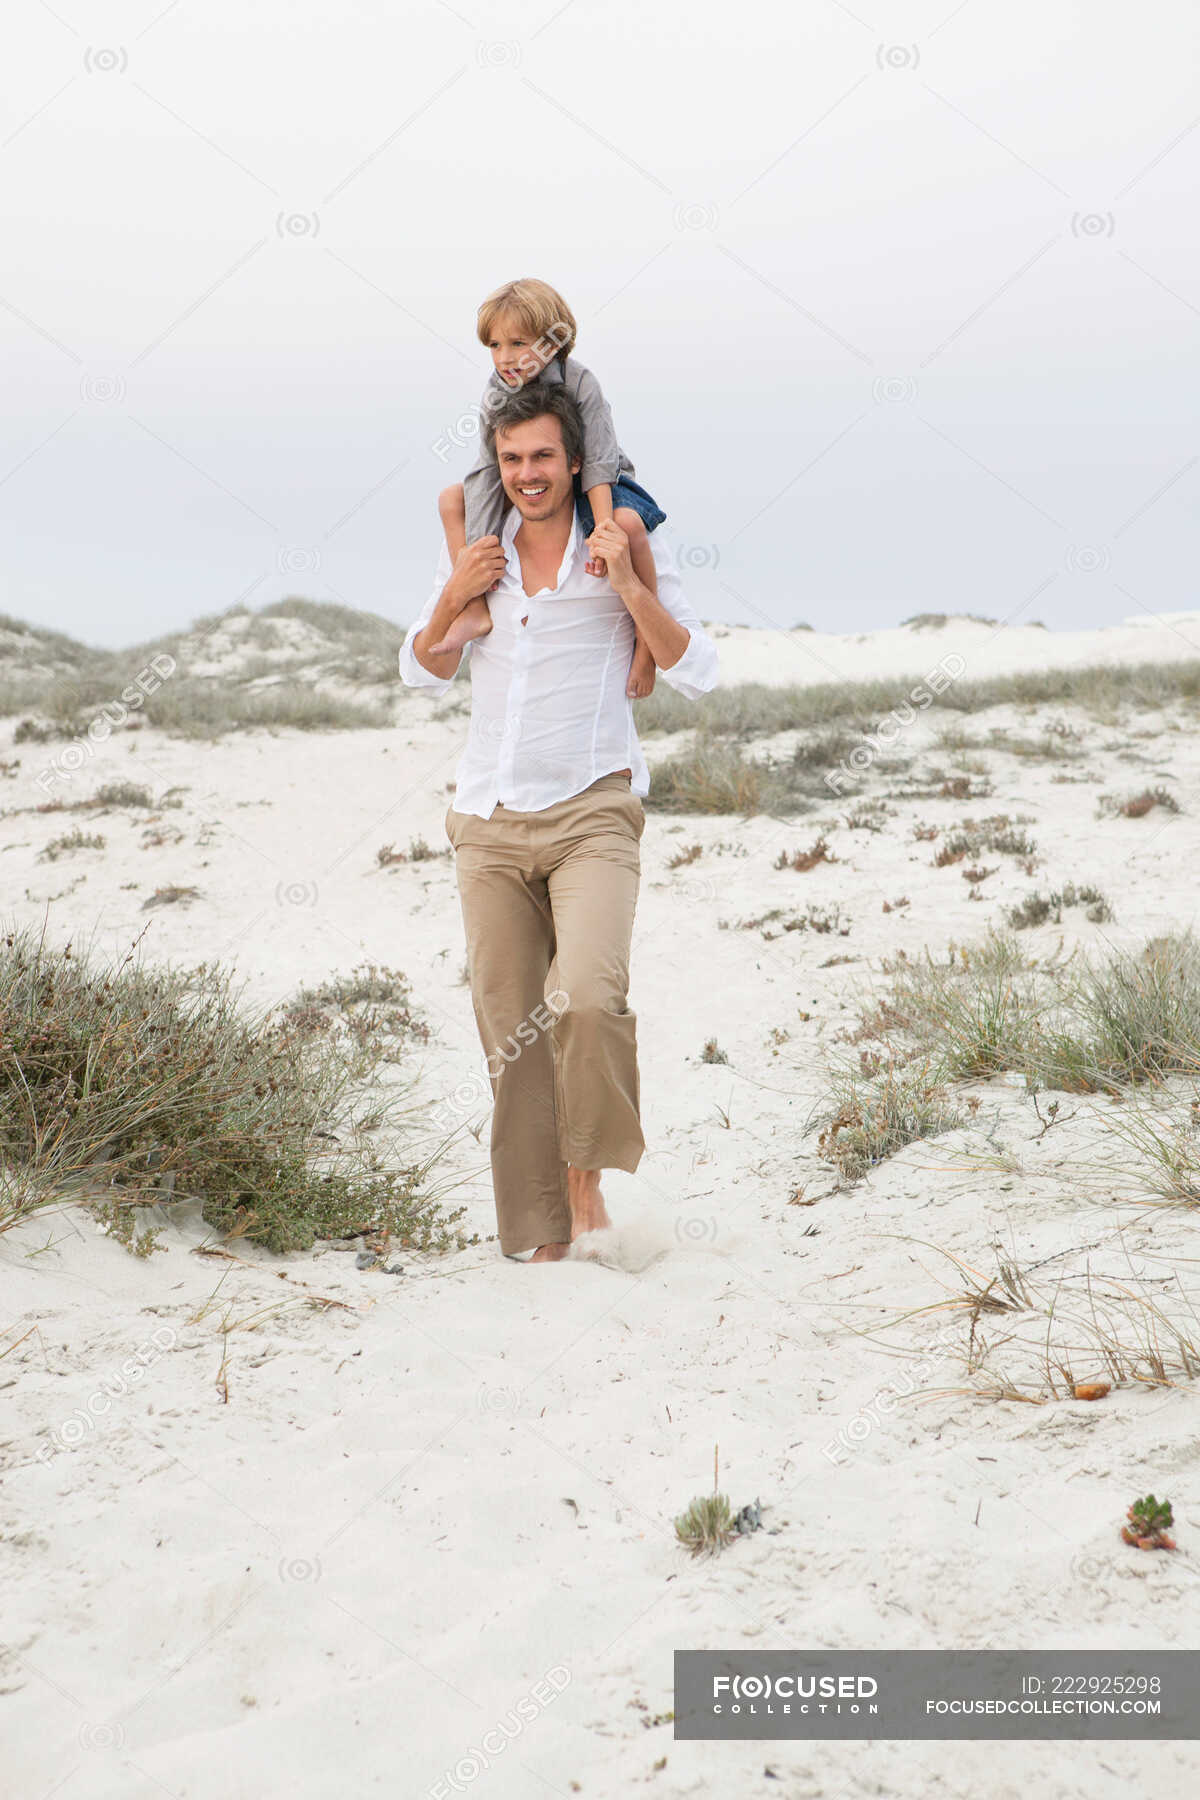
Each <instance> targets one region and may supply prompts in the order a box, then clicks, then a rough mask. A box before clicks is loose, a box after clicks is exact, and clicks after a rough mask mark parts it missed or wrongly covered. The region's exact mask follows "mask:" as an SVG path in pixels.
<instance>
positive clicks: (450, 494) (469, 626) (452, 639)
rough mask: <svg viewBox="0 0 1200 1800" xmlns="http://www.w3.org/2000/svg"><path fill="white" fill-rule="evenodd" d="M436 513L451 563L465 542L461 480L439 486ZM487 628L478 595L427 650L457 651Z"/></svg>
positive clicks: (486, 615) (437, 652)
mask: <svg viewBox="0 0 1200 1800" xmlns="http://www.w3.org/2000/svg"><path fill="white" fill-rule="evenodd" d="M438 513H439V515H440V517H441V521H442V530H443V531H444V532H445V534H446V548H447V549H448V550H449V552H450V561H451V563H452V564H453V563H455V562H457V560H458V557H459V554H460V552H461V551H463V550H465V549H466V545H467V503H466V497H465V495H464V494H463V488H462V483H461V481H456V482H455V483H454V484H453V485H452V486H451V487H446V488H443V489H442V491H441V493H440V494H439V495H438ZM491 629H492V615H491V613H490V612H489V611H488V609H487V601H486V600H485V599H484V598H483V596H482V594H481V595H480V597H479V599H478V600H469V601H468V602H467V604H466V606H464V607H463V609H462V611H461V612H460V613H459V614H458V616H457V618H455V619H453V620H452V621H451V624H450V629H449V630H448V631H447V633H446V635H445V637H444V638H443V639H442V641H441V643H440V644H431V645H430V649H431V650H432V651H433V652H434V654H435V655H438V656H440V655H441V654H442V653H443V652H444V651H447V650H461V649H462V648H463V646H464V644H469V643H470V642H471V639H472V638H481V637H486V636H487V634H488V632H489V631H490V630H491Z"/></svg>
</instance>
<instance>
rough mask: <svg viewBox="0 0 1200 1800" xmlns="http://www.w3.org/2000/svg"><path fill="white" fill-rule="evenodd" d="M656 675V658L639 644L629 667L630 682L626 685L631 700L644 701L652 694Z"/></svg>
mask: <svg viewBox="0 0 1200 1800" xmlns="http://www.w3.org/2000/svg"><path fill="white" fill-rule="evenodd" d="M655 674H656V670H655V667H654V658H653V657H652V656H651V654H650V652H649V651H648V650H647V649H646V648H645V646H644V645H643V644H641V643H640V642H639V644H638V646H637V649H636V650H635V651H634V653H633V661H632V663H631V664H630V665H629V680H628V681H627V682H626V683H625V692H626V693H627V694H628V696H629V698H630V699H631V700H644V699H645V698H646V695H647V694H652V693H653V692H654V677H655Z"/></svg>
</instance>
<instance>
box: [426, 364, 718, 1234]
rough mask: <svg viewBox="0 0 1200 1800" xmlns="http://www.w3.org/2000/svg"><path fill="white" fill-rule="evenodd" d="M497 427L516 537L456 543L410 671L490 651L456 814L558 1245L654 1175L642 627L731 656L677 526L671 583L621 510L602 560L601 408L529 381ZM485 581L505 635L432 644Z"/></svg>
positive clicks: (510, 1075)
mask: <svg viewBox="0 0 1200 1800" xmlns="http://www.w3.org/2000/svg"><path fill="white" fill-rule="evenodd" d="M486 441H487V443H488V444H489V445H490V447H491V449H492V452H493V454H494V455H495V457H496V463H497V468H498V471H499V475H500V480H501V483H502V485H503V488H504V492H505V495H506V496H507V499H508V500H509V501H510V502H511V510H510V511H509V514H508V517H507V520H506V522H505V526H504V530H503V533H502V536H501V537H500V538H495V537H485V538H480V539H478V540H477V541H476V542H475V543H473V544H468V545H467V546H466V547H465V548H464V549H463V550H462V551H460V552H459V555H458V557H457V559H456V561H455V563H454V567H453V569H451V567H450V555H449V551H448V550H446V549H445V548H443V551H442V559H441V563H440V565H439V568H438V573H437V579H436V581H435V584H434V590H433V593H432V594H431V595H430V597H429V600H428V601H427V602H426V604H425V607H424V609H423V610H422V612H421V616H420V618H419V619H418V620H417V622H416V624H415V625H414V626H413V627H412V629H411V630H410V631H409V633H408V636H407V638H406V640H405V643H404V648H403V649H402V650H401V652H400V673H401V675H402V676H403V678H404V680H405V681H406V682H407V683H408V684H409V685H410V686H412V687H424V688H432V689H434V690H436V691H438V692H442V691H444V690H445V689H446V688H447V687H448V686H449V684H450V682H451V680H452V679H453V677H454V675H455V674H456V672H457V670H458V668H459V665H460V662H461V659H462V657H463V656H467V657H468V658H469V661H470V671H471V724H470V730H469V733H468V738H467V747H466V750H465V752H464V754H463V757H462V760H461V762H460V763H459V767H458V774H457V784H456V789H455V804H454V805H453V806H451V807H450V808H449V809H448V810H447V813H446V832H447V836H448V837H449V839H450V842H451V843H452V844H453V846H454V852H455V864H456V869H457V874H458V888H459V897H460V900H461V903H462V914H463V924H464V927H465V930H466V939H467V962H468V967H469V970H470V978H471V998H472V1002H473V1005H474V1009H475V1019H476V1023H477V1025H478V1027H479V1035H480V1039H481V1041H482V1043H483V1047H484V1050H485V1052H487V1053H488V1069H489V1072H490V1074H491V1080H492V1093H493V1096H494V1101H495V1110H494V1113H493V1116H492V1138H491V1160H492V1180H493V1186H494V1190H495V1200H496V1218H497V1223H498V1228H499V1234H500V1247H501V1250H502V1251H503V1252H504V1254H505V1255H506V1256H517V1255H519V1254H520V1253H521V1252H523V1251H529V1250H532V1252H533V1254H532V1256H531V1257H530V1258H529V1260H530V1261H533V1262H550V1261H555V1260H557V1259H558V1258H560V1257H563V1256H565V1255H566V1254H567V1252H568V1250H569V1249H570V1246H571V1243H572V1241H573V1240H574V1239H575V1238H577V1237H580V1236H581V1235H582V1234H583V1233H584V1232H588V1231H596V1230H599V1229H601V1228H602V1227H604V1226H606V1225H608V1224H609V1223H610V1221H609V1218H608V1214H607V1212H606V1210H605V1206H604V1199H603V1196H602V1194H601V1191H600V1175H601V1171H602V1170H604V1169H606V1168H607V1169H611V1168H616V1169H627V1170H630V1171H632V1170H634V1169H636V1168H637V1166H638V1162H639V1161H640V1159H641V1155H642V1151H643V1150H644V1149H645V1140H644V1138H643V1136H642V1130H641V1122H640V1110H639V1107H640V1089H639V1079H638V1068H637V1042H636V1019H635V1015H634V1014H633V1013H632V1012H631V1011H630V1010H629V1006H628V1003H627V989H628V983H629V944H630V937H631V934H632V930H633V914H634V907H635V904H636V901H637V891H638V883H639V879H640V873H641V864H640V856H639V843H640V839H641V835H642V831H643V828H644V826H645V815H644V813H643V810H642V801H641V796H642V795H644V794H647V793H648V792H649V789H650V780H649V775H648V773H647V770H646V764H645V761H644V759H643V757H642V752H641V747H640V745H639V744H638V740H637V733H636V731H635V729H634V724H633V708H632V703H631V702H630V700H629V699H628V697H627V696H626V693H625V683H626V677H627V676H628V673H629V665H630V659H631V656H632V653H633V645H634V635H635V625H636V629H637V631H638V632H639V633H640V634H641V636H642V639H643V641H644V642H645V643H646V644H647V645H648V646H649V648H650V651H651V653H652V655H653V657H654V660H655V663H656V664H657V666H658V668H659V670H660V671H661V673H662V675H663V677H664V679H665V680H666V681H667V682H669V683H670V685H671V686H672V687H674V688H676V689H677V690H678V691H679V692H680V693H682V694H685V695H686V696H687V697H688V698H689V699H696V698H698V697H699V695H701V694H703V693H707V691H708V690H709V689H710V688H712V687H714V686H715V685H716V681H717V655H716V649H715V647H714V645H713V643H712V641H711V640H710V639H709V638H708V637H707V636H706V635H705V633H704V631H703V629H702V627H701V625H700V621H699V620H698V619H697V618H696V616H695V614H694V613H693V612H692V611H691V608H690V607H689V606H688V604H687V602H686V600H685V599H684V597H683V594H682V591H681V588H680V583H679V577H678V574H677V572H676V570H675V569H674V568H673V567H672V564H671V560H670V555H669V552H668V551H667V549H666V548H665V546H664V545H663V544H662V543H661V542H660V539H661V532H655V533H652V534H651V543H652V544H653V546H654V561H655V570H656V573H657V577H658V597H657V598H655V596H654V595H653V594H651V593H650V591H649V590H648V589H647V588H646V587H644V586H643V585H642V583H641V582H640V581H639V580H638V578H637V575H636V574H635V572H634V569H633V565H632V562H631V560H630V554H629V540H628V538H627V537H626V536H625V533H624V532H623V531H622V530H621V528H620V526H619V525H617V524H615V523H614V522H613V521H612V520H609V521H607V522H605V523H604V524H602V525H600V526H599V527H598V528H597V530H596V531H595V532H594V533H593V534H592V538H591V540H590V541H591V553H593V554H598V555H602V556H603V557H604V559H605V562H606V564H607V567H608V574H607V576H605V577H600V576H594V575H588V574H586V573H585V568H584V565H585V563H586V562H587V560H588V556H589V550H588V545H587V541H586V540H585V539H584V536H583V532H582V530H581V528H580V526H579V523H578V521H577V519H576V516H575V487H574V477H575V475H576V474H577V472H578V471H579V469H580V467H581V466H582V455H583V426H582V421H581V418H580V415H579V409H578V407H577V406H576V404H575V402H574V401H573V400H572V398H571V396H570V395H569V394H568V393H566V391H565V390H564V389H563V388H561V387H550V388H546V387H543V386H542V385H541V384H537V385H536V386H530V387H527V388H523V389H520V390H518V391H517V392H516V393H514V394H513V395H512V396H511V398H509V399H507V400H505V401H504V402H503V404H502V405H501V406H499V407H497V408H496V409H495V411H494V412H493V413H492V414H491V415H490V417H489V419H488V422H487V426H486ZM496 583H498V585H497V586H495V587H494V591H491V590H492V589H493V586H494V584H496ZM480 596H486V598H487V603H488V607H489V609H490V612H491V617H492V629H491V631H490V632H488V633H487V635H486V636H485V637H482V638H476V639H474V640H473V641H472V642H470V643H469V644H467V645H466V646H465V648H463V649H452V650H450V651H445V652H438V651H435V650H434V649H432V648H431V646H432V645H435V644H440V643H441V642H442V641H443V639H444V637H445V635H446V632H447V630H448V628H449V626H450V623H451V621H452V620H453V619H454V618H455V617H456V616H457V614H458V613H459V612H461V611H462V609H463V607H464V606H466V605H467V604H468V603H469V602H470V601H472V600H474V599H476V598H478V597H480Z"/></svg>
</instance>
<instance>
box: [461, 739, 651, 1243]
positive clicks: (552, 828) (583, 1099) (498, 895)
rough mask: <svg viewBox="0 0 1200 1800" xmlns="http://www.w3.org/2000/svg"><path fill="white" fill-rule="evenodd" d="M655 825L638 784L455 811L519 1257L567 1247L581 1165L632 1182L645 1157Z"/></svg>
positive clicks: (604, 782) (497, 1170)
mask: <svg viewBox="0 0 1200 1800" xmlns="http://www.w3.org/2000/svg"><path fill="white" fill-rule="evenodd" d="M645 823H646V820H645V814H644V813H643V811H642V803H641V800H640V799H639V798H638V796H637V795H636V794H634V793H633V792H632V791H631V789H630V783H629V777H628V775H602V776H601V777H600V779H599V780H598V781H594V782H593V783H592V785H591V786H590V787H588V788H585V789H584V791H583V792H582V793H581V794H574V795H572V797H571V798H570V799H569V800H559V801H557V802H556V803H555V804H554V805H553V806H547V807H545V808H543V809H542V811H540V812H513V811H511V810H510V809H509V808H508V807H505V806H498V807H497V808H496V810H495V812H494V813H493V814H492V817H491V818H490V819H481V818H479V817H478V816H477V815H476V814H474V813H460V812H456V811H455V809H454V808H453V806H451V807H450V808H449V809H448V811H447V813H446V835H447V836H448V838H449V839H450V842H451V843H452V844H453V846H454V857H455V866H456V869H457V873H458V891H459V897H460V899H461V901H462V914H463V925H464V927H465V930H466V938H467V966H468V970H469V973H470V978H471V999H472V1003H473V1005H474V1008H475V1022H476V1024H477V1025H478V1027H479V1038H480V1042H481V1043H482V1045H483V1048H484V1051H485V1053H486V1055H487V1061H488V1073H489V1075H490V1077H491V1083H492V1094H493V1096H494V1100H495V1110H494V1112H493V1114H492V1139H491V1157H492V1182H493V1187H494V1190H495V1197H496V1221H497V1225H498V1228H499V1235H500V1248H501V1250H502V1251H503V1252H504V1254H505V1255H506V1256H512V1255H514V1254H515V1253H516V1252H518V1251H521V1250H532V1249H535V1248H536V1247H537V1245H539V1244H554V1243H566V1242H567V1241H568V1240H569V1238H570V1236H571V1213H570V1207H569V1204H568V1201H567V1164H568V1163H573V1164H574V1165H575V1167H576V1168H579V1169H628V1170H633V1169H636V1168H637V1166H638V1162H639V1160H640V1159H641V1155H642V1151H643V1150H644V1149H645V1147H646V1146H645V1139H644V1138H643V1136H642V1128H641V1121H640V1113H639V1108H640V1098H641V1096H640V1089H639V1081H638V1066H637V1032H636V1027H637V1020H636V1016H635V1014H633V1013H632V1012H630V1010H629V1006H628V1003H627V990H628V986H629V941H630V937H631V936H632V932H633V914H634V908H635V906H636V904H637V894H638V884H639V881H640V878H641V854H640V843H641V836H642V832H643V830H644V828H645Z"/></svg>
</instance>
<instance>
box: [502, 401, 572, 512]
mask: <svg viewBox="0 0 1200 1800" xmlns="http://www.w3.org/2000/svg"><path fill="white" fill-rule="evenodd" d="M496 467H497V468H498V470H499V471H500V483H501V486H502V487H503V489H504V492H505V494H506V495H507V496H508V498H509V500H511V502H512V504H513V505H514V506H515V507H516V509H517V511H518V512H519V513H520V515H521V517H522V518H523V519H550V518H553V517H554V515H555V513H557V512H559V511H561V510H563V509H564V508H566V507H570V508H571V510H572V511H574V507H575V486H574V481H573V477H574V475H575V474H576V472H577V471H578V469H579V460H578V458H576V460H575V461H574V462H571V461H570V460H569V458H568V456H567V452H566V450H565V449H564V447H563V439H562V426H561V424H560V423H559V421H558V420H557V419H556V418H555V417H554V415H553V413H542V414H541V415H540V416H539V417H538V418H536V419H526V420H525V422H524V424H522V425H514V426H513V427H512V428H511V430H509V431H505V432H499V431H498V432H497V433H496Z"/></svg>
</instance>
